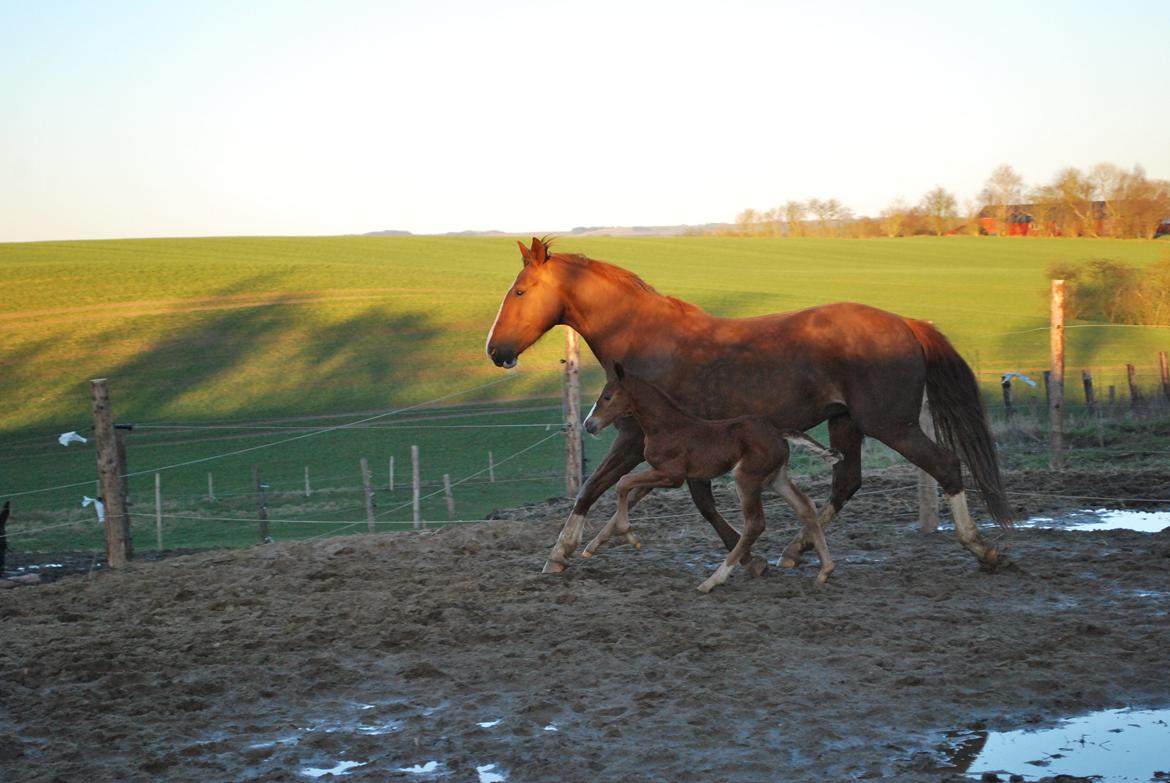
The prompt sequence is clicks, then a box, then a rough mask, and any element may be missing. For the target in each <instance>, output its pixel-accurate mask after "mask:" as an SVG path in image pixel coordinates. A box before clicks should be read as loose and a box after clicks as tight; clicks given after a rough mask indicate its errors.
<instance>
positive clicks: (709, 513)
mask: <svg viewBox="0 0 1170 783" xmlns="http://www.w3.org/2000/svg"><path fill="white" fill-rule="evenodd" d="M687 489H689V490H690V491H691V500H693V501H694V502H695V508H697V509H699V513H700V514H702V515H703V518H704V519H706V520H707V521H708V522H710V523H711V527H713V528H715V532H716V533H717V534H718V535H719V539H720V540H721V541H722V542H723V546H724V547H725V548H726V549H727V551H728V552H730V551H731V550H732V549H734V548H735V545H736V544H738V543H739V533H737V532H736V531H735V528H733V527H732V526H731V525H730V524H728V522H727V520H726V519H724V518H723V515H722V514H720V513H719V509H718V508H716V506H715V496H714V495H713V494H711V482H710V481H709V480H707V479H689V480H688V481H687ZM740 565H742V566H743V567H744V568H746V569H747V572H748V573H749V574H751V575H752V576H760V575H761V574H763V573H764V571H766V570H767V568H768V561H767V560H766V559H764V558H762V557H758V556H754V555H752V554H751V552H748V553H747V554H745V555H744V556H743V560H742V561H741V563H740Z"/></svg>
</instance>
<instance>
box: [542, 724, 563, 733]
mask: <svg viewBox="0 0 1170 783" xmlns="http://www.w3.org/2000/svg"><path fill="white" fill-rule="evenodd" d="M544 730H545V731H560V729H558V728H557V725H556V724H555V723H550V724H548V725H547V726H545V727H544Z"/></svg>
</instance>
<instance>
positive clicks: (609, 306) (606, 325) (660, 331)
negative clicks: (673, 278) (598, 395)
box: [564, 281, 702, 364]
mask: <svg viewBox="0 0 1170 783" xmlns="http://www.w3.org/2000/svg"><path fill="white" fill-rule="evenodd" d="M581 290H584V291H586V292H587V294H582V293H581V292H580V291H581ZM678 307H679V305H678V303H677V302H675V301H673V300H671V299H669V298H667V297H665V296H662V295H661V294H657V293H654V292H651V291H643V290H640V289H634V288H630V287H628V286H625V285H623V284H621V283H617V282H614V281H605V282H599V283H597V284H595V285H592V286H588V287H585V286H582V287H581V289H580V290H574V289H570V294H569V299H568V301H567V302H566V307H565V315H564V323H565V324H566V325H567V326H570V327H572V328H573V329H575V330H576V331H577V332H578V333H579V334H580V335H581V337H582V338H584V340H585V342H586V343H588V345H589V349H590V350H591V351H592V352H593V355H594V356H596V357H597V359H598V360H599V361H600V362H601V363H602V364H609V363H611V362H614V361H618V362H629V361H633V360H635V359H636V358H637V357H640V356H645V355H654V354H659V355H662V354H665V353H670V350H669V344H670V343H671V342H673V341H674V340H676V339H679V338H680V334H679V330H678V329H672V328H671V327H672V324H674V323H676V322H677V320H678V318H679V311H678ZM696 314H702V313H701V311H699V310H697V309H696ZM691 317H692V319H693V318H694V317H695V316H691Z"/></svg>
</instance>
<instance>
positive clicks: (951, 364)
mask: <svg viewBox="0 0 1170 783" xmlns="http://www.w3.org/2000/svg"><path fill="white" fill-rule="evenodd" d="M906 323H907V325H908V326H909V327H910V330H911V331H912V332H914V336H915V337H917V338H918V343H919V344H920V345H921V346H922V353H923V354H924V356H925V358H926V397H927V399H928V400H930V412H931V415H932V416H933V418H934V427H935V430H936V432H937V433H938V438H939V441H940V442H941V443H942V444H943V445H944V446H947V447H948V448H950V449H951V450H952V451H954V452H956V453H958V454H959V455H960V456H961V457H962V458H963V461H964V462H966V463H967V467H968V468H969V469H970V470H971V475H972V476H973V477H974V478H975V483H976V484H977V485H978V486H979V489H980V491H981V492H982V493H983V500H984V502H985V503H986V504H987V510H988V511H990V512H991V516H992V518H993V519H994V520H995V521H996V522H998V523H999V524H1000V525H1001V526H1002V527H1009V526H1010V525H1011V524H1012V512H1011V507H1010V506H1009V505H1008V502H1007V495H1006V494H1005V492H1004V488H1003V476H1001V475H1000V472H999V458H998V456H997V455H996V451H995V441H994V440H992V438H991V429H990V428H989V427H988V425H987V413H986V411H985V410H984V408H983V398H982V397H981V396H980V394H979V386H978V384H977V383H976V382H975V373H973V372H971V367H970V366H969V365H968V364H967V362H965V361H963V357H962V356H960V355H959V352H958V351H956V350H955V348H954V346H952V345H951V343H950V341H949V340H947V338H946V337H944V336H943V334H942V332H940V331H939V330H938V329H935V328H934V326H933V325H931V324H930V323H927V322H926V321H916V320H914V319H912V318H907V319H906Z"/></svg>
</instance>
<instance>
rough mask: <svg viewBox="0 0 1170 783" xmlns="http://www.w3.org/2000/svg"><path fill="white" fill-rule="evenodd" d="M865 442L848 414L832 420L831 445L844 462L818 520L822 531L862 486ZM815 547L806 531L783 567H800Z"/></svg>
mask: <svg viewBox="0 0 1170 783" xmlns="http://www.w3.org/2000/svg"><path fill="white" fill-rule="evenodd" d="M864 440H865V435H864V434H863V433H862V432H861V430H860V429H859V428H858V427H857V425H856V424H855V423H854V422H853V419H851V418H850V417H849V416H848V415H847V414H843V413H842V414H839V415H837V416H834V417H833V418H831V419H829V445H830V446H832V448H833V450H835V451H837V452H838V453H839V454H840V455H841V461H840V462H837V463H836V464H834V465H833V489H832V494H830V495H829V502H828V503H827V504H825V506H824V508H822V509H821V513H820V515H819V516H818V517H817V525H818V526H819V527H820V529H821V530H826V529H828V527H829V525H830V524H831V523H832V521H833V519H835V518H836V516H837V514H838V513H840V511H841V509H842V508H844V507H845V504H846V503H847V502H848V501H849V498H851V497H853V494H854V493H855V492H857V490H858V489H859V488H860V487H861V444H862V442H863V441H864ZM815 545H816V544H815V542H814V541H812V540H811V538H810V537H809V536H807V535H806V534H805V531H804V529H803V528H802V529H801V531H800V532H799V533H797V534H796V537H795V538H794V539H792V542H791V543H789V544H788V546H787V547H785V549H784V554H783V555H781V556H780V562H779V565H780V566H781V567H783V568H795V567H796V566H798V565H800V560H801V557H802V556H803V555H804V553H805V552H807V551H808V550H810V549H812V548H813V547H814V546H815Z"/></svg>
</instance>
